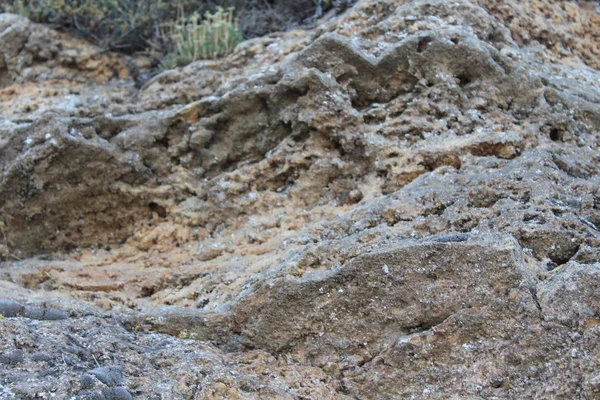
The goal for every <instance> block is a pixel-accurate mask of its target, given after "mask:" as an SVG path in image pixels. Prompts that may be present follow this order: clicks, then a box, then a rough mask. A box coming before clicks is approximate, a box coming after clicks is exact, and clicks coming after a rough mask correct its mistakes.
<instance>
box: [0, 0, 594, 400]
mask: <svg viewBox="0 0 600 400" xmlns="http://www.w3.org/2000/svg"><path fill="white" fill-rule="evenodd" d="M530 3H531V4H529V5H524V4H521V3H512V2H502V4H500V2H469V1H455V2H445V1H435V0H421V1H398V0H364V1H360V2H358V3H357V4H356V5H355V6H354V7H353V8H352V9H350V10H348V11H347V12H346V13H344V14H342V15H339V16H336V17H328V18H329V19H327V20H324V21H322V24H321V25H320V26H319V28H317V29H316V30H313V31H294V32H288V33H285V34H281V35H271V36H270V37H267V38H259V39H254V40H251V41H248V42H245V43H243V44H241V45H240V46H238V48H237V49H236V51H235V52H234V53H233V54H232V55H230V56H229V57H227V58H225V59H223V60H216V61H204V62H198V63H195V64H192V65H190V66H188V67H186V68H183V69H181V70H173V71H166V72H164V73H162V74H160V75H158V76H156V77H155V78H153V79H152V80H150V81H148V82H147V83H146V84H145V86H144V87H143V88H142V89H141V90H139V91H138V90H136V89H135V88H134V85H133V82H131V81H124V80H114V81H111V82H109V83H107V84H99V83H97V82H96V83H93V84H87V83H85V82H84V83H81V82H79V79H80V78H81V77H83V76H85V79H87V80H93V79H94V78H93V77H92V76H91V75H90V76H87V75H85V74H83V75H82V73H81V72H75V71H79V70H76V69H75V70H74V71H73V73H74V75H72V76H66V75H65V76H63V77H62V78H60V79H65V80H67V81H63V82H61V83H59V84H57V83H55V82H49V81H44V79H46V78H45V77H42V75H36V76H37V77H38V78H36V79H21V78H19V77H18V76H23V75H22V74H20V75H19V74H17V75H18V76H17V75H14V74H13V75H10V74H9V75H6V74H5V75H4V76H5V77H8V78H7V79H9V81H10V83H12V85H11V86H9V87H7V88H6V89H4V90H3V91H2V92H0V101H2V102H3V104H7V107H6V108H5V109H4V110H5V111H3V114H4V115H3V118H4V122H3V124H2V125H0V171H1V175H0V193H2V197H0V218H1V220H2V221H3V222H2V225H1V226H0V227H1V228H2V236H1V237H0V246H1V247H0V250H1V252H0V254H1V256H2V257H3V258H4V260H5V261H4V263H3V265H2V269H1V270H0V271H1V274H0V279H2V280H0V283H2V287H3V288H5V291H4V293H5V294H3V295H2V296H3V297H4V298H9V299H11V300H15V301H18V302H19V303H18V304H17V303H0V313H3V314H5V316H7V318H5V319H4V320H2V321H0V329H1V330H2V334H3V335H4V336H5V337H11V338H13V340H12V341H10V342H9V341H7V342H6V344H2V351H3V352H5V353H6V358H5V359H6V360H8V361H7V362H6V363H4V364H5V365H7V366H6V367H3V368H4V369H2V370H0V371H1V372H0V374H3V376H4V377H6V378H5V381H6V382H8V383H7V384H6V389H5V391H6V393H7V395H9V394H10V393H13V394H14V396H16V397H17V398H18V396H31V395H33V393H34V392H37V391H40V390H44V391H52V390H54V391H57V392H58V393H60V395H61V396H62V395H63V394H64V398H69V396H80V397H82V398H85V396H91V395H92V393H94V391H95V392H96V395H97V396H104V397H98V398H121V397H115V396H126V394H125V392H123V391H126V390H129V391H130V392H131V393H132V394H136V395H139V396H141V397H144V398H151V397H152V396H153V395H158V394H161V393H166V392H168V393H170V394H171V397H172V398H225V397H229V398H232V397H233V398H267V397H268V398H345V397H347V398H361V399H362V398H365V399H367V398H449V397H452V396H454V397H456V398H506V399H509V398H579V397H581V398H595V397H597V396H599V395H600V383H599V382H600V378H599V377H600V365H598V361H597V360H598V359H599V356H600V354H599V350H598V349H599V348H600V346H599V345H600V343H598V341H599V337H600V330H599V329H600V328H599V327H600V325H599V324H598V322H599V321H600V317H599V313H600V310H599V308H598V307H599V306H598V304H600V302H599V300H600V299H599V298H598V293H600V289H599V287H600V286H599V285H600V282H599V280H598V274H599V272H600V229H599V227H600V171H599V170H600V155H599V153H598V149H599V148H600V135H599V132H600V72H598V70H597V69H598V59H599V58H598V57H597V56H598V48H599V42H598V37H597V36H594V35H595V32H597V30H598V29H600V14H599V13H598V10H597V9H596V8H594V7H592V6H594V5H593V4H591V5H590V4H587V3H585V4H583V3H581V4H579V5H578V4H576V3H571V2H558V3H549V2H544V1H535V2H530ZM539 15H545V17H546V18H548V19H549V21H552V23H550V22H547V21H540V20H539V18H538V16H539ZM0 21H4V22H3V23H5V24H6V27H5V28H4V29H3V30H2V29H0V31H2V32H4V33H2V34H3V35H4V34H6V35H9V34H13V33H11V32H13V31H14V32H21V31H23V32H25V33H21V34H20V35H21V36H27V35H28V31H27V30H26V29H25V30H23V29H21V28H20V27H23V26H27V23H26V22H23V20H22V19H20V18H18V17H15V16H6V15H3V16H2V17H0ZM7 21H8V22H7ZM11 21H12V22H11ZM19 29H21V31H20V30H19ZM14 34H15V35H16V33H14ZM52 35H54V34H49V35H47V36H48V37H52ZM15 43H16V42H15ZM17 47H18V46H17ZM22 48H23V47H22V46H21V47H19V49H20V50H19V52H16V53H15V52H14V51H12V50H11V51H9V50H10V49H2V52H3V53H4V54H5V55H4V59H5V60H16V59H17V58H18V57H21V56H19V55H18V54H21V53H22V52H23V51H25V50H22ZM24 48H27V46H25V47H24ZM27 51H29V50H27ZM40 51H41V50H40ZM13 53H15V54H16V55H11V54H13ZM34 53H35V52H34ZM106 57H108V58H107V60H108V59H110V60H116V61H115V62H116V63H117V64H118V63H119V62H123V61H120V59H119V57H118V56H114V55H106ZM55 58H56V57H54V58H46V59H43V60H42V61H40V63H39V64H40V65H39V66H38V67H39V68H41V69H43V68H49V69H50V70H53V65H54V64H53V63H54V62H55V61H53V60H55ZM15 62H16V61H10V62H9V63H8V64H7V65H17V64H14V63H15ZM111 62H112V61H111ZM11 63H12V64H11ZM109 64H110V63H108V61H106V62H102V63H100V64H99V66H98V68H108V66H107V65H109ZM117 64H114V65H117ZM11 68H12V69H11ZM110 68H112V67H110ZM99 70H100V69H99ZM8 71H21V69H19V68H18V67H14V66H11V67H10V68H9V69H8ZM15 73H16V72H15ZM11 74H12V72H11ZM77 74H80V75H77ZM118 75H119V74H116V75H114V78H115V79H117V77H118ZM103 76H104V75H103ZM25 81H27V82H28V83H23V82H25ZM86 82H87V81H86ZM65 88H66V89H65ZM36 91H39V92H40V93H44V94H48V96H45V97H43V100H42V101H40V102H39V103H38V104H39V106H37V107H29V108H27V107H24V106H23V104H25V105H27V104H30V102H31V101H32V99H33V98H34V97H35V95H34V94H35V93H36ZM52 91H54V92H52ZM50 93H55V94H53V95H50ZM27 301H28V302H30V303H32V304H26V303H27ZM40 304H42V305H44V304H46V305H47V306H51V307H52V309H56V310H57V311H56V312H58V313H60V312H63V314H60V315H64V312H68V315H69V317H68V318H66V319H60V320H56V321H54V320H51V321H45V320H44V318H37V319H36V321H39V320H40V319H41V320H42V322H36V324H37V325H36V327H35V329H34V330H33V333H32V331H31V330H26V329H25V328H24V327H25V324H27V323H31V321H30V320H31V319H32V318H33V316H32V315H29V314H27V313H24V312H20V313H15V312H13V311H14V310H17V309H18V310H25V309H27V308H26V307H34V306H38V307H39V306H40ZM2 307H4V308H6V310H8V311H6V310H5V311H6V312H5V311H3V308H2ZM8 312H10V313H12V314H10V316H8ZM38 314H39V315H41V316H44V315H46V314H45V313H43V312H38V313H37V314H36V315H38ZM48 315H55V312H54V311H53V312H50V313H49V314H48ZM108 315H111V316H113V317H114V318H115V321H118V322H114V323H112V322H110V323H109V322H106V321H109V320H107V319H103V318H104V317H106V316H108ZM92 326H97V328H96V331H97V334H98V335H100V337H101V338H102V339H101V340H102V341H103V343H104V342H106V343H109V342H111V341H112V342H114V343H116V342H119V343H121V344H122V346H123V347H119V348H120V349H121V350H119V351H121V354H122V355H117V354H114V353H111V352H110V351H109V350H108V349H107V348H108V346H103V347H102V349H101V350H100V349H99V350H93V349H91V350H90V351H91V353H86V352H79V353H77V354H78V357H79V360H78V361H77V360H74V361H73V362H70V363H69V362H66V361H64V362H63V363H62V364H60V365H61V367H60V368H61V369H60V373H61V375H60V377H58V378H56V379H55V378H52V379H50V378H48V377H49V376H53V375H52V374H51V373H46V372H44V371H47V369H44V368H43V367H44V366H43V365H42V364H39V363H37V364H36V362H37V361H35V360H34V359H33V358H34V357H33V354H35V353H39V352H44V354H46V353H47V355H48V357H49V359H50V360H59V359H60V357H61V356H62V355H63V354H65V353H64V350H60V351H59V350H57V349H60V348H62V347H60V346H63V343H64V342H65V340H71V339H68V338H69V337H71V338H72V339H73V338H74V339H73V340H76V341H77V343H83V344H82V345H80V346H79V347H81V348H86V349H88V348H89V347H90V346H92V345H91V339H90V336H89V335H88V334H87V333H86V332H87V331H89V330H90V329H91V327H92ZM37 330H40V331H43V332H44V335H46V336H45V337H46V339H44V340H43V341H40V342H36V341H35V340H34V339H32V337H33V336H32V335H36V333H35V332H37ZM65 330H69V331H70V332H71V333H69V335H70V336H65V334H64V332H65ZM192 339H193V340H192ZM57 343H60V345H58V344H57ZM141 343H147V344H141ZM161 343H168V346H169V347H168V348H167V349H163V347H161V346H162V344H161ZM207 343H210V344H207ZM71 346H73V344H72V343H71ZM144 346H145V347H144ZM148 348H152V349H154V348H156V349H160V351H159V350H156V352H155V351H154V350H152V351H150V352H148V351H146V350H145V349H148ZM199 348H200V349H202V352H203V353H202V354H203V355H202V356H198V357H197V354H198V353H197V351H199V350H193V349H199ZM50 349H53V350H50ZM15 351H16V352H19V351H21V352H22V353H18V354H17V353H14V352H15ZM190 351H193V352H194V353H193V354H194V356H191V355H190V356H189V357H188V356H187V355H184V354H183V353H185V354H187V352H190ZM71 353H72V352H71ZM90 354H91V355H90ZM100 356H101V357H100ZM2 360H4V359H2ZM11 360H12V361H11ZM14 360H16V361H14ZM207 360H209V361H207ZM0 361H1V360H0ZM52 362H55V361H52ZM78 363H80V364H81V365H79V364H78ZM157 363H158V364H160V365H158V364H157ZM162 363H168V364H164V365H163V364H162ZM133 364H136V365H138V367H136V368H134V367H133V366H132V365H133ZM183 364H186V365H195V366H198V368H195V367H194V368H191V369H189V370H186V371H185V374H184V376H183V378H182V379H179V378H180V377H179V376H176V375H177V374H178V372H177V371H178V369H180V368H178V367H180V366H181V365H183ZM102 367H111V368H113V367H114V368H121V369H120V370H119V371H124V376H123V377H122V379H119V381H118V382H116V383H115V384H114V385H113V384H112V383H111V384H110V385H109V384H106V382H104V381H102V379H100V382H96V381H95V380H94V379H96V378H97V371H96V372H94V373H91V372H90V374H91V375H90V374H88V375H90V376H88V377H80V375H81V373H80V372H78V371H85V370H90V371H91V370H95V369H96V368H102ZM48 368H56V367H55V366H54V365H52V366H48ZM227 369H229V371H231V373H229V371H227ZM156 370H160V373H159V375H155V374H156ZM25 371H30V372H27V373H28V374H31V371H35V372H36V373H37V375H36V377H35V378H33V381H32V380H28V381H27V385H25V384H24V382H25V381H24V380H23V379H19V377H20V376H21V377H22V376H25V374H26V372H25ZM103 371H104V370H103ZM111 371H112V370H111ZM154 376H156V379H155V380H152V381H149V380H148V379H152V377H154ZM28 378H29V376H28ZM80 379H81V381H80ZM32 382H33V383H32ZM81 382H83V383H81ZM94 382H95V383H94ZM107 382H112V381H107ZM175 382H185V383H183V384H181V383H179V384H176V383H175ZM92 384H93V385H95V386H93V385H92ZM90 385H92V386H90ZM124 388H126V389H124ZM103 390H104V392H105V393H104V394H102V395H100V393H102V392H103ZM119 393H120V394H119ZM111 396H112V397H111ZM202 396H204V397H202ZM123 398H125V397H123Z"/></svg>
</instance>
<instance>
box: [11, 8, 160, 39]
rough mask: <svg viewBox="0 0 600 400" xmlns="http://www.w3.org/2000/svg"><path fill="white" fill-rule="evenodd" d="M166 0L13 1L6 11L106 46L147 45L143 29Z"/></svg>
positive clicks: (149, 24)
mask: <svg viewBox="0 0 600 400" xmlns="http://www.w3.org/2000/svg"><path fill="white" fill-rule="evenodd" d="M167 8H168V0H149V1H144V0H13V1H12V2H11V3H10V4H7V5H5V6H4V10H5V11H8V12H13V13H18V14H21V15H24V16H26V17H28V18H29V19H31V20H32V21H35V22H41V23H49V24H52V25H54V26H55V27H60V28H64V29H67V30H71V31H75V32H77V33H79V34H80V35H82V36H83V37H85V38H86V39H88V40H90V41H92V42H94V43H95V44H97V45H99V46H101V47H103V48H107V49H113V50H116V49H123V48H128V50H129V49H133V50H138V49H141V48H144V47H146V46H147V43H145V39H146V38H144V37H143V32H147V31H149V30H150V29H151V27H152V26H153V24H155V23H156V21H157V20H156V17H157V16H158V15H161V14H164V13H165V9H167Z"/></svg>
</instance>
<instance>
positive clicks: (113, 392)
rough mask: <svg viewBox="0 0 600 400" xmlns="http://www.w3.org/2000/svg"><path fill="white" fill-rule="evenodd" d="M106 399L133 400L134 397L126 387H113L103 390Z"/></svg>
mask: <svg viewBox="0 0 600 400" xmlns="http://www.w3.org/2000/svg"><path fill="white" fill-rule="evenodd" d="M102 393H103V394H104V398H106V400H131V399H133V397H132V396H131V394H130V393H129V391H128V390H127V389H125V388H124V387H119V386H118V387H113V388H108V389H104V390H103V391H102Z"/></svg>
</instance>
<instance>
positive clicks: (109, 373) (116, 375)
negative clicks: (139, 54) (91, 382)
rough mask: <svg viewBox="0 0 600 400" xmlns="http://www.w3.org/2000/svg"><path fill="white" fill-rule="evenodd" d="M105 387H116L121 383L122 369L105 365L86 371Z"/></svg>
mask: <svg viewBox="0 0 600 400" xmlns="http://www.w3.org/2000/svg"><path fill="white" fill-rule="evenodd" d="M88 374H90V375H94V376H95V377H96V378H98V380H99V381H100V382H102V383H104V384H105V385H106V386H117V385H119V384H120V383H121V382H122V381H123V368H121V367H119V366H118V365H107V366H106V367H100V368H96V369H93V370H91V371H88Z"/></svg>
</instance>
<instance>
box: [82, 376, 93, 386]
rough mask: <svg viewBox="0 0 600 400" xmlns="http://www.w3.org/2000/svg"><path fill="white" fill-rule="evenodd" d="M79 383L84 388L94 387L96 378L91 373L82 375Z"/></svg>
mask: <svg viewBox="0 0 600 400" xmlns="http://www.w3.org/2000/svg"><path fill="white" fill-rule="evenodd" d="M79 385H80V386H81V388H82V389H92V388H93V387H94V378H92V377H91V376H89V375H81V377H80V378H79Z"/></svg>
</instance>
